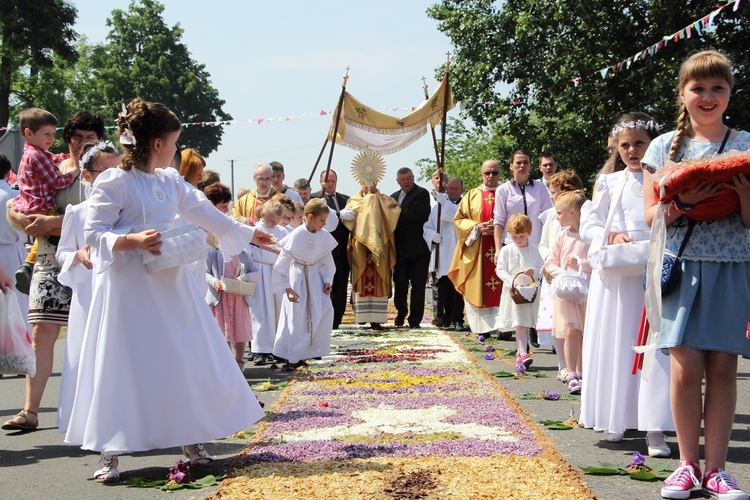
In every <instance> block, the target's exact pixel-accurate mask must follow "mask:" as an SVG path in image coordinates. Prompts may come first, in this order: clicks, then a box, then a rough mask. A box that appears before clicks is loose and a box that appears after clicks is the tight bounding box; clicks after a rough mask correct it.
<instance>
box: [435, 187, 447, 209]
mask: <svg viewBox="0 0 750 500" xmlns="http://www.w3.org/2000/svg"><path fill="white" fill-rule="evenodd" d="M432 197H433V198H435V201H437V202H438V203H440V204H441V205H445V202H446V201H448V195H447V194H446V193H438V192H437V191H435V190H434V189H433V190H432Z"/></svg>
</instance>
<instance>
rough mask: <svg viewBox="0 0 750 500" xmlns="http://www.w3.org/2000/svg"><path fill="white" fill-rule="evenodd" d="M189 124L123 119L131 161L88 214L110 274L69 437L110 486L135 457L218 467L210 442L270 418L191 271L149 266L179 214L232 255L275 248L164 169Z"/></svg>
mask: <svg viewBox="0 0 750 500" xmlns="http://www.w3.org/2000/svg"><path fill="white" fill-rule="evenodd" d="M180 128H181V126H180V121H179V120H178V119H177V117H176V116H175V115H174V114H173V113H172V112H171V111H169V109H167V108H166V107H165V106H164V105H162V104H157V103H147V102H144V101H142V100H141V99H137V98H136V99H134V100H133V101H131V102H130V104H128V106H127V109H126V110H124V111H123V113H121V114H120V117H119V120H118V131H119V133H120V143H121V144H123V148H124V149H125V154H124V156H123V159H122V165H121V166H120V167H119V168H116V169H110V170H108V171H106V172H103V173H102V174H101V175H100V176H99V178H98V179H97V182H96V185H95V187H94V190H93V193H92V197H91V201H90V202H89V208H88V212H87V214H86V225H85V227H84V235H85V237H86V243H87V244H89V245H90V246H91V247H92V248H94V249H96V251H97V256H98V262H99V263H100V266H99V268H98V269H97V275H96V276H95V278H94V292H93V299H92V303H91V310H90V311H89V319H88V322H87V324H86V330H85V334H84V344H83V351H82V353H81V361H80V366H79V373H78V381H77V385H76V395H75V400H74V403H73V409H72V412H71V417H70V424H69V427H68V432H67V434H66V436H65V441H66V442H68V443H71V444H79V445H81V447H82V448H84V449H88V450H95V451H99V452H101V453H102V456H101V460H100V462H99V464H98V467H99V468H98V470H97V471H96V472H95V473H94V478H95V480H96V481H98V482H113V481H117V480H118V479H119V471H118V470H117V467H118V455H120V454H122V453H129V452H135V451H147V450H152V449H161V448H171V447H175V446H180V445H187V446H184V447H183V453H184V454H185V455H187V456H188V457H189V458H190V461H191V464H192V465H193V466H207V465H210V464H211V462H212V459H211V457H210V456H209V455H208V453H206V451H205V450H204V449H203V446H202V445H201V444H199V443H201V442H203V441H207V440H212V439H220V438H224V437H226V436H228V435H230V434H232V433H234V432H237V431H238V430H240V429H244V428H246V427H247V426H249V425H252V424H253V423H255V422H257V421H258V420H259V419H261V418H263V415H264V413H263V410H262V409H261V408H260V405H259V403H258V401H257V399H256V397H255V395H254V394H253V392H252V391H251V390H250V388H249V387H248V385H247V381H246V380H245V378H244V377H243V376H242V374H241V373H240V372H239V370H237V368H236V363H235V362H234V360H233V357H232V354H231V353H230V352H229V350H228V349H227V347H226V343H225V342H224V337H223V335H222V334H221V331H220V330H219V327H218V326H217V324H216V321H215V320H214V318H213V317H212V316H211V312H210V311H209V309H208V307H206V303H205V300H204V297H203V295H201V292H200V290H199V288H198V286H197V283H196V282H195V280H194V279H193V278H192V276H191V275H189V272H188V271H187V270H186V269H185V266H184V265H179V264H177V265H174V267H170V268H167V269H163V270H161V271H156V272H152V273H149V271H148V269H147V267H146V264H145V263H144V261H148V260H151V259H153V256H160V255H161V253H162V252H161V250H162V243H163V242H162V233H161V232H160V231H161V230H162V229H161V228H165V229H166V228H170V227H172V226H173V225H174V220H175V215H176V214H177V212H178V211H179V213H180V214H181V215H182V217H184V218H185V219H186V220H187V221H189V222H192V223H194V224H197V225H200V226H201V227H203V228H206V229H207V230H209V231H211V232H213V233H214V234H216V235H217V236H218V237H219V239H220V240H221V247H222V249H223V250H224V251H225V252H226V253H227V254H228V256H229V255H236V254H238V253H239V252H240V251H241V250H242V249H243V247H244V246H245V245H247V243H248V242H249V241H254V242H256V243H264V242H268V241H270V239H269V238H268V235H267V234H266V233H264V232H263V231H261V230H258V229H255V230H254V229H253V228H249V227H245V226H241V225H239V224H237V223H236V222H234V221H233V220H231V219H230V218H229V217H227V216H226V215H224V214H222V213H221V212H219V211H218V210H216V208H214V207H213V206H212V205H211V204H210V203H209V202H208V200H206V198H205V196H204V195H203V194H202V193H201V192H200V191H198V190H197V189H195V188H194V187H193V186H191V185H190V184H188V183H186V182H185V181H184V180H183V179H182V178H181V177H180V175H179V173H178V172H177V171H176V170H174V169H172V168H159V167H163V166H164V165H168V164H169V162H170V161H171V160H172V157H173V156H174V153H175V149H176V142H177V138H178V137H179V135H180ZM155 228H160V229H159V230H157V229H155ZM195 233H201V231H199V230H197V229H196V231H195ZM195 238H196V240H201V242H203V241H205V234H203V235H202V236H201V235H200V234H198V235H197V236H196V237H195ZM165 248H167V249H170V248H175V246H174V245H173V244H172V245H170V242H167V245H166V246H165ZM179 249H180V248H179V247H178V248H177V250H179ZM173 255H174V254H173ZM165 257H168V255H167V254H165V255H163V256H161V257H159V260H157V263H164V262H166V261H165V260H164V258H165ZM172 263H173V264H174V263H175V262H174V261H173V262H172ZM155 267H156V266H152V269H154V268H155Z"/></svg>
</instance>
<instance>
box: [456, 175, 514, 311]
mask: <svg viewBox="0 0 750 500" xmlns="http://www.w3.org/2000/svg"><path fill="white" fill-rule="evenodd" d="M494 208H495V191H483V190H482V189H481V187H480V188H474V189H472V190H470V191H469V192H468V193H466V195H465V196H464V198H463V199H462V200H461V204H460V205H459V206H458V212H456V217H455V218H454V219H453V221H454V223H455V225H456V234H457V236H458V241H457V244H456V251H455V253H454V254H453V260H452V261H451V268H450V271H448V278H449V279H450V280H451V281H452V282H453V286H455V287H456V290H457V291H458V292H459V293H460V294H461V295H463V296H464V299H465V300H466V301H468V302H469V303H470V304H471V305H473V306H474V307H479V308H484V307H498V306H499V305H500V294H501V293H502V290H503V283H502V281H500V279H499V278H498V277H497V275H496V274H495V263H494V262H493V261H492V258H493V257H494V256H495V240H494V236H493V235H492V234H490V235H487V236H479V237H478V238H477V239H476V240H475V241H474V242H472V243H471V245H469V246H466V244H465V243H466V238H469V237H470V235H472V233H473V230H474V228H475V227H476V225H477V224H478V223H480V222H488V221H492V218H493V211H494Z"/></svg>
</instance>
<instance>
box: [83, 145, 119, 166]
mask: <svg viewBox="0 0 750 500" xmlns="http://www.w3.org/2000/svg"><path fill="white" fill-rule="evenodd" d="M106 148H112V149H115V145H114V144H112V143H111V142H109V141H100V142H97V143H96V145H95V146H93V147H91V148H89V149H88V150H87V151H86V152H85V153H83V156H82V157H81V161H79V162H78V166H79V167H81V170H85V169H86V165H88V163H89V162H90V161H91V159H92V158H93V157H94V156H96V154H97V153H100V152H101V151H104V150H105V149H106ZM115 151H117V150H116V149H115Z"/></svg>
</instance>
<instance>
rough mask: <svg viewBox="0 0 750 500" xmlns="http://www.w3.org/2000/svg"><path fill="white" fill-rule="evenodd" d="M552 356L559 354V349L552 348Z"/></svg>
mask: <svg viewBox="0 0 750 500" xmlns="http://www.w3.org/2000/svg"><path fill="white" fill-rule="evenodd" d="M552 354H557V349H555V346H552Z"/></svg>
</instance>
